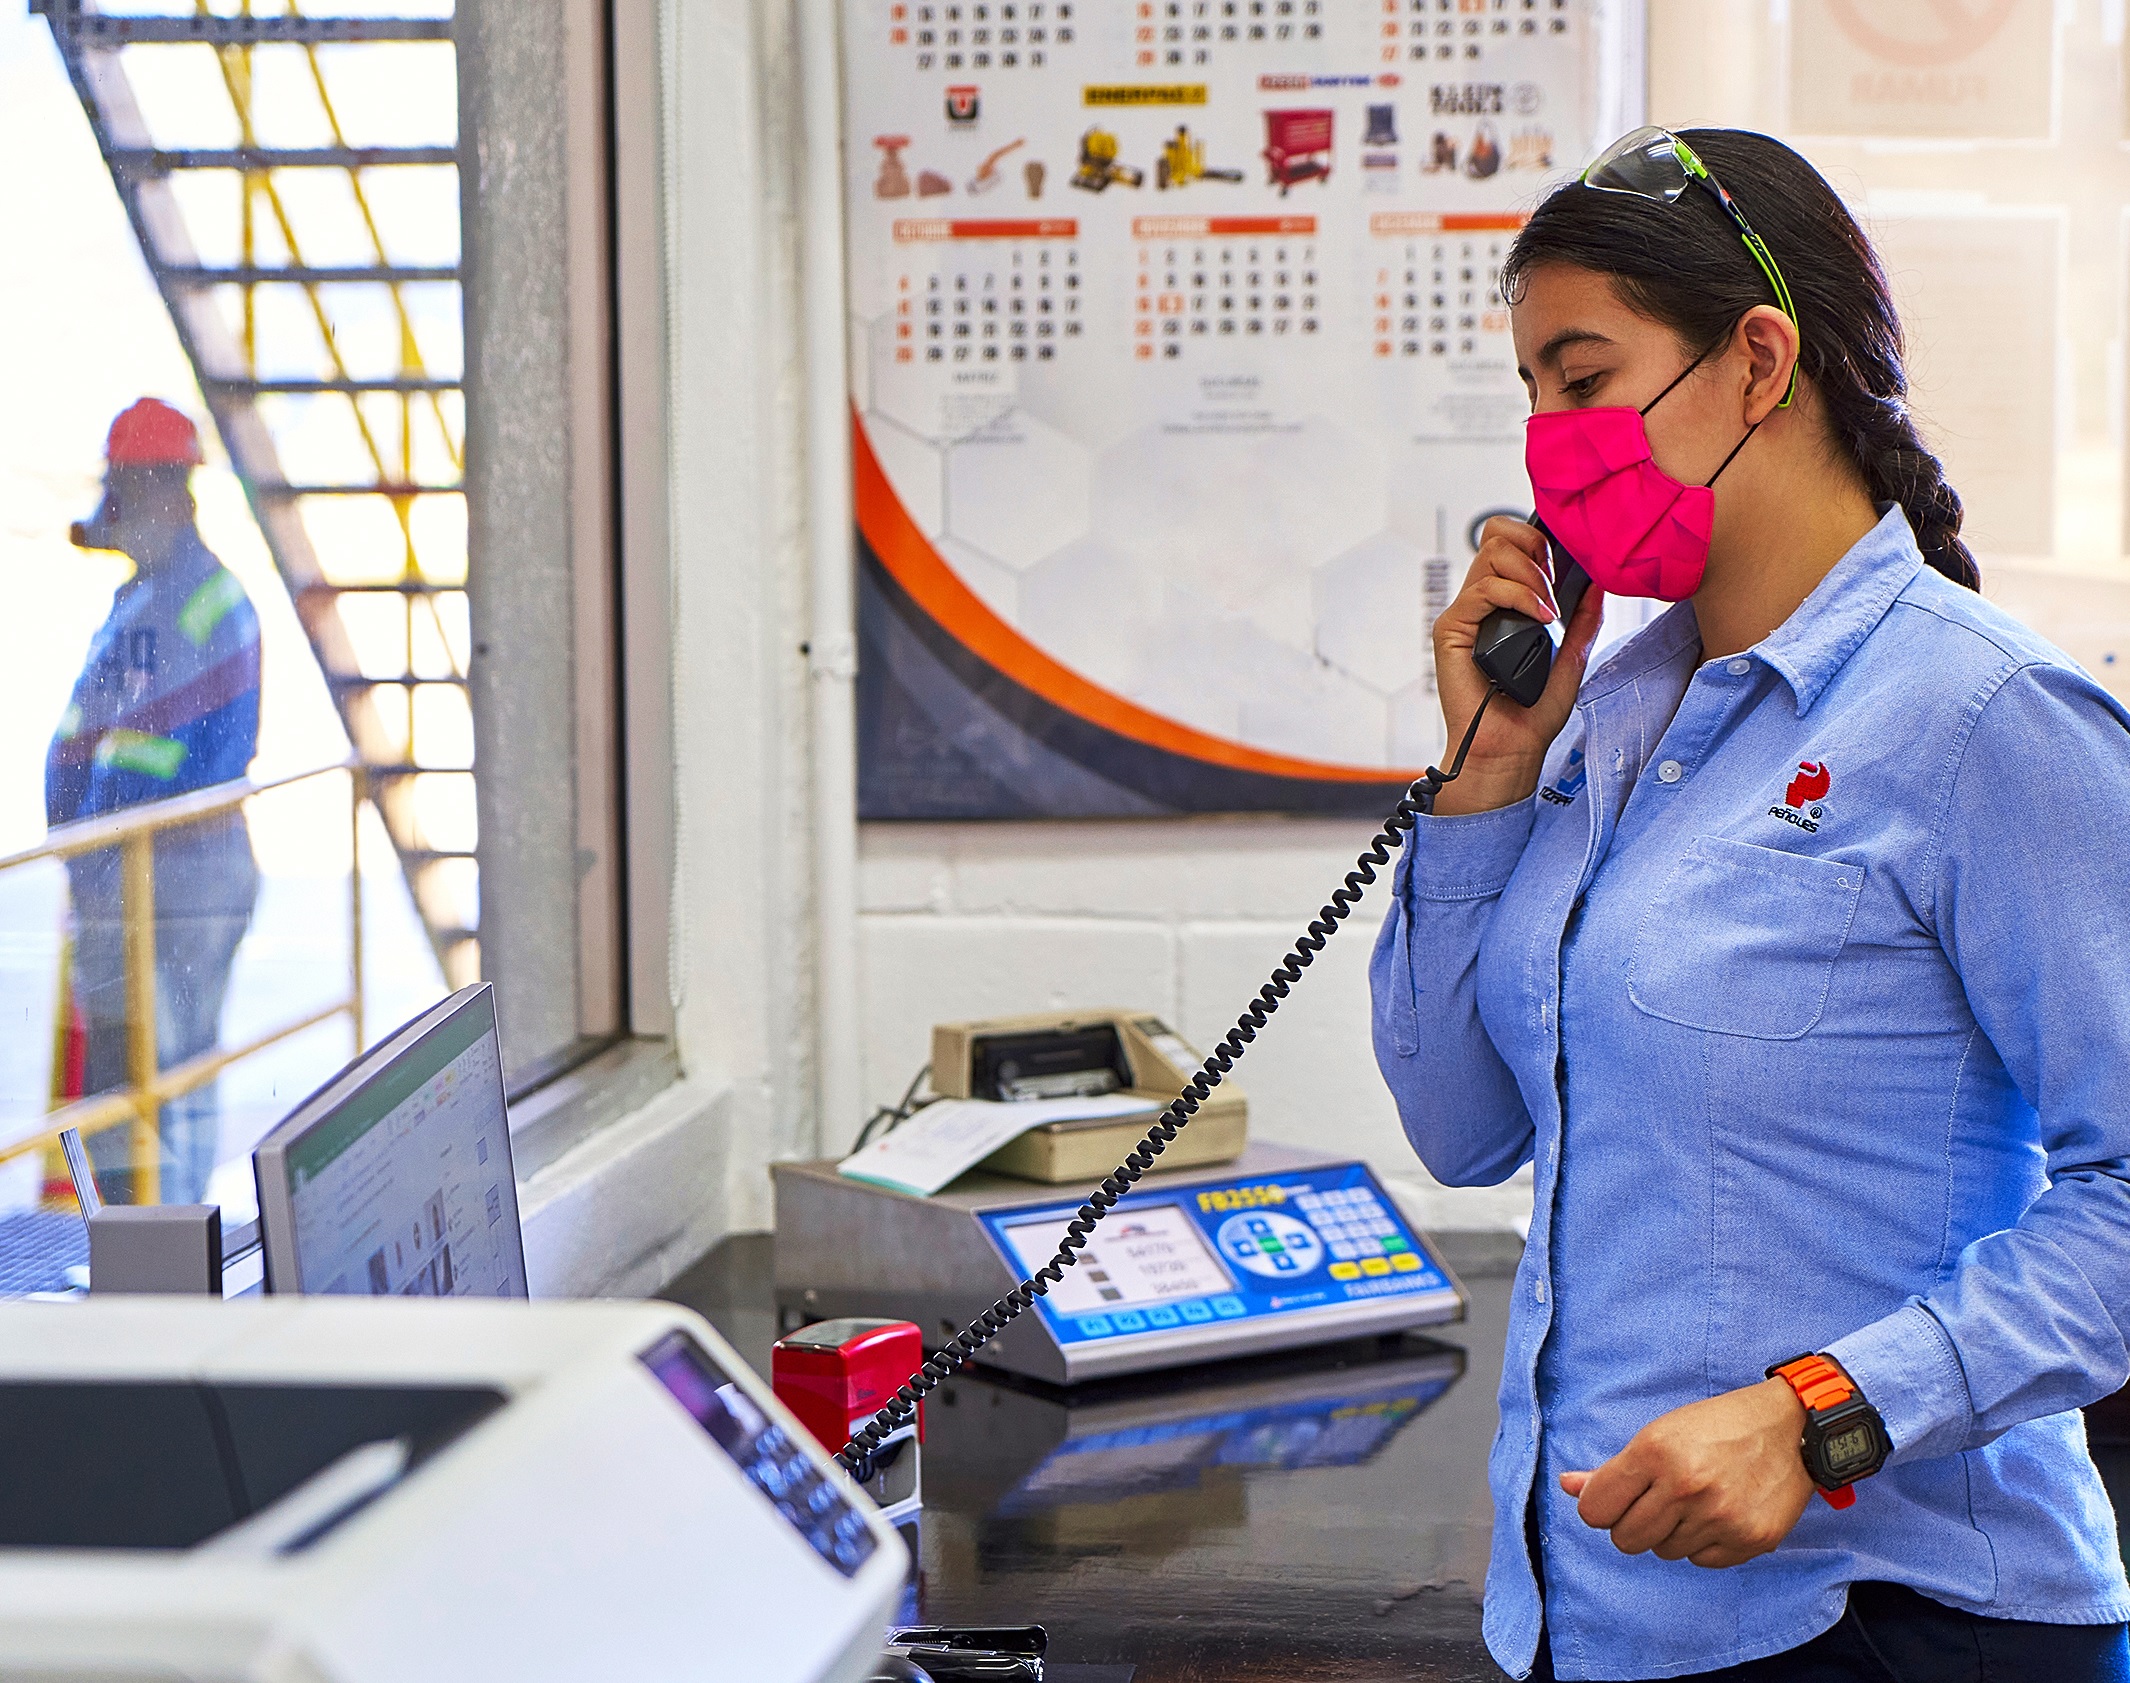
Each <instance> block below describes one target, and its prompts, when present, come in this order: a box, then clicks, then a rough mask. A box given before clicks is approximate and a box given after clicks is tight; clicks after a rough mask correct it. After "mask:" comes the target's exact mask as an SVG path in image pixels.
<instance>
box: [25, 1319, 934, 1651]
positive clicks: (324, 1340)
mask: <svg viewBox="0 0 2130 1683" xmlns="http://www.w3.org/2000/svg"><path fill="white" fill-rule="evenodd" d="M0 1421H5V1422H6V1430H5V1431H4V1432H0V1676H4V1677H21V1676H25V1675H27V1676H34V1677H36V1678H38V1679H39V1680H40V1683H60V1680H63V1679H82V1680H87V1679H95V1680H97V1683H107V1680H109V1679H113V1678H118V1677H126V1678H143V1677H164V1676H169V1677H183V1678H185V1679H187V1680H188V1683H232V1680H238V1679H243V1680H247V1683H269V1680H271V1683H299V1680H301V1683H328V1680H329V1683H406V1680H407V1679H412V1678H446V1677H465V1678H474V1677H497V1678H510V1679H513V1680H514V1683H532V1680H537V1679H545V1678H554V1679H565V1678H566V1679H571V1680H573V1683H574V1680H578V1679H583V1678H596V1677H614V1678H624V1677H625V1678H628V1679H630V1680H631V1683H659V1680H663V1679H676V1680H677V1679H682V1678H687V1679H703V1678H746V1679H748V1680H749V1683H851V1680H855V1679H859V1678H863V1677H865V1676H866V1675H867V1674H868V1673H869V1671H870V1669H871V1663H872V1660H873V1658H874V1657H875V1656H876V1655H877V1654H878V1653H879V1652H880V1643H881V1635H882V1631H883V1629H884V1627H885V1625H886V1624H887V1621H888V1620H889V1618H890V1617H891V1616H892V1614H893V1611H894V1608H895V1606H896V1603H897V1600H898V1597H899V1596H900V1594H901V1591H902V1586H903V1580H904V1574H905V1571H906V1568H907V1563H908V1562H907V1555H906V1553H905V1551H904V1548H903V1545H902V1543H901V1541H900V1539H899V1538H898V1537H897V1536H896V1533H895V1531H894V1528H893V1527H892V1526H890V1525H888V1524H887V1522H886V1521H885V1520H883V1519H882V1518H881V1517H880V1515H879V1513H878V1511H877V1510H876V1509H875V1508H874V1507H873V1506H872V1504H871V1503H870V1502H868V1501H867V1500H865V1498H864V1497H863V1496H862V1495H861V1494H860V1493H859V1491H858V1488H857V1486H856V1485H854V1484H852V1483H851V1482H850V1480H849V1479H848V1478H847V1477H846V1476H845V1475H844V1473H843V1472H842V1471H841V1469H840V1468H838V1467H837V1466H836V1464H835V1463H834V1462H833V1461H832V1460H831V1459H830V1458H829V1456H828V1455H827V1453H826V1452H825V1451H823V1450H822V1449H821V1448H820V1447H819V1446H818V1445H817V1444H815V1443H814V1442H813V1440H812V1438H811V1437H810V1436H809V1434H808V1433H807V1432H806V1430H805V1429H804V1428H803V1427H801V1426H800V1425H798V1424H797V1422H796V1421H794V1420H793V1419H792V1418H791V1416H790V1415H789V1414H788V1413H787V1412H786V1411H785V1410H784V1408H783V1407H782V1405H781V1404H779V1403H778V1402H777V1401H776V1399H775V1397H774V1396H773V1395H772V1394H771V1392H770V1388H769V1386H768V1384H767V1383H766V1382H765V1381H763V1380H761V1379H759V1378H757V1377H756V1376H755V1375H754V1374H753V1373H752V1372H750V1371H749V1370H748V1369H747V1368H746V1366H745V1365H744V1364H743V1363H742V1362H740V1360H739V1359H738V1358H737V1357H736V1356H734V1355H733V1354H732V1352H731V1350H730V1349H729V1347H728V1346H727V1345H726V1344H725V1343H724V1341H723V1340H722V1339H720V1338H719V1337H718V1336H717V1334H716V1333H714V1332H713V1331H711V1329H710V1328H709V1327H708V1326H707V1325H706V1324H705V1323H704V1322H703V1321H702V1320H701V1319H699V1318H698V1317H697V1316H695V1315H692V1314H690V1313H689V1312H687V1311H686V1310H683V1309H679V1308H675V1307H673V1306H671V1305H667V1304H648V1303H643V1304H605V1303H551V1304H526V1303H493V1302H489V1303H482V1302H472V1301H466V1300H460V1301H455V1302H420V1303H408V1302H372V1301H368V1300H364V1299H350V1298H330V1297H326V1298H282V1299H278V1300H276V1299H263V1300H256V1301H252V1302H239V1303H218V1302H213V1301H208V1300H197V1301H195V1300H189V1299H178V1298H161V1299H153V1300H150V1299H130V1300H129V1299H112V1300H105V1301H98V1300H94V1299H92V1300H90V1301H88V1302H86V1303H79V1304H36V1303H17V1304H0Z"/></svg>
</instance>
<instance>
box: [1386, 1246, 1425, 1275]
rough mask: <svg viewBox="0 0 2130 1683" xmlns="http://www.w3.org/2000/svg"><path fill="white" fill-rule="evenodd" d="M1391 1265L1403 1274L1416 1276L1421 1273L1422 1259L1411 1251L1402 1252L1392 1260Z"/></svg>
mask: <svg viewBox="0 0 2130 1683" xmlns="http://www.w3.org/2000/svg"><path fill="white" fill-rule="evenodd" d="M1390 1265H1391V1266H1392V1267H1393V1268H1395V1269H1397V1271H1398V1272H1399V1273H1401V1274H1414V1273H1417V1272H1419V1269H1420V1259H1419V1258H1418V1257H1417V1256H1415V1255H1413V1253H1412V1252H1411V1251H1400V1252H1399V1253H1398V1254H1397V1255H1396V1256H1394V1257H1392V1258H1391V1259H1390Z"/></svg>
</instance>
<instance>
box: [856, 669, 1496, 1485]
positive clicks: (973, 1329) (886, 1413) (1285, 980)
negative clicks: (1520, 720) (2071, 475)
mask: <svg viewBox="0 0 2130 1683" xmlns="http://www.w3.org/2000/svg"><path fill="white" fill-rule="evenodd" d="M1500 693H1501V691H1500V690H1499V689H1498V688H1496V687H1494V686H1491V685H1490V686H1489V687H1488V689H1487V693H1486V695H1485V697H1484V699H1482V700H1481V701H1480V703H1479V710H1478V711H1477V712H1476V713H1474V714H1473V715H1472V722H1471V724H1470V725H1468V726H1467V727H1466V728H1465V733H1464V740H1463V741H1462V742H1460V743H1458V745H1457V757H1456V758H1455V759H1453V760H1451V761H1450V769H1449V770H1448V771H1443V770H1440V769H1439V768H1437V767H1435V766H1429V767H1428V768H1427V770H1426V771H1424V772H1422V773H1421V774H1420V776H1418V777H1417V778H1415V779H1414V780H1413V782H1412V784H1411V786H1410V787H1409V788H1408V789H1407V790H1406V791H1405V796H1404V798H1403V799H1402V800H1400V801H1399V802H1398V804H1397V807H1396V808H1395V809H1394V810H1393V811H1392V813H1391V815H1390V817H1389V818H1387V819H1385V820H1384V823H1383V828H1382V829H1380V830H1378V831H1377V832H1376V836H1375V839H1374V840H1373V841H1371V842H1370V843H1369V844H1368V847H1367V849H1366V850H1365V851H1364V852H1363V853H1362V854H1361V856H1360V857H1359V858H1358V859H1356V860H1355V861H1354V868H1353V869H1352V870H1350V871H1348V872H1347V873H1346V881H1345V882H1344V884H1343V885H1342V886H1340V887H1339V888H1337V889H1335V890H1333V892H1332V896H1331V903H1330V904H1329V905H1327V906H1325V907H1324V908H1323V909H1322V910H1321V911H1320V912H1319V913H1318V914H1317V916H1316V917H1315V918H1313V919H1312V920H1311V921H1310V924H1309V928H1308V930H1307V932H1306V933H1304V934H1303V935H1302V937H1301V938H1300V939H1299V940H1297V941H1296V942H1295V943H1294V945H1293V946H1292V947H1291V948H1289V949H1288V952H1287V956H1286V957H1285V958H1283V959H1281V960H1280V962H1279V963H1278V964H1277V965H1276V966H1275V967H1274V968H1273V971H1272V975H1271V977H1270V979H1269V980H1268V981H1267V982H1266V983H1265V985H1264V986H1263V987H1261V988H1259V989H1258V990H1257V997H1256V998H1255V999H1253V1000H1251V1001H1250V1004H1249V1006H1248V1007H1247V1009H1245V1010H1244V1012H1243V1014H1242V1015H1241V1016H1240V1017H1238V1018H1237V1019H1236V1021H1235V1026H1234V1027H1233V1028H1232V1029H1230V1030H1228V1032H1227V1035H1226V1037H1225V1038H1223V1039H1222V1041H1221V1043H1220V1044H1219V1045H1218V1046H1216V1047H1215V1048H1214V1049H1213V1053H1212V1055H1211V1056H1210V1057H1208V1058H1207V1059H1206V1061H1205V1063H1204V1064H1203V1065H1202V1066H1201V1067H1200V1068H1199V1071H1198V1073H1197V1074H1196V1075H1194V1076H1193V1077H1191V1080H1190V1082H1189V1084H1188V1085H1186V1086H1185V1088H1184V1089H1183V1091H1182V1092H1180V1093H1178V1094H1177V1095H1176V1097H1175V1100H1174V1101H1173V1102H1172V1103H1171V1104H1170V1105H1169V1107H1168V1109H1167V1110H1166V1111H1165V1112H1163V1114H1162V1116H1161V1119H1160V1120H1159V1121H1157V1122H1156V1123H1155V1124H1154V1125H1153V1126H1152V1127H1151V1128H1150V1129H1148V1130H1147V1135H1146V1138H1145V1139H1143V1140H1141V1141H1140V1142H1139V1146H1138V1149H1137V1150H1135V1151H1133V1152H1132V1154H1131V1155H1130V1156H1129V1157H1127V1158H1125V1160H1124V1161H1123V1162H1122V1163H1120V1164H1118V1165H1117V1169H1116V1172H1115V1173H1114V1174H1112V1175H1111V1176H1110V1177H1109V1178H1108V1179H1107V1180H1105V1181H1104V1182H1103V1183H1102V1184H1101V1185H1100V1186H1098V1187H1097V1188H1096V1189H1095V1190H1094V1191H1093V1192H1091V1193H1089V1194H1088V1197H1087V1202H1086V1203H1084V1204H1082V1205H1081V1206H1080V1210H1079V1214H1077V1215H1076V1216H1074V1217H1073V1219H1072V1221H1071V1223H1070V1224H1069V1225H1068V1226H1067V1227H1066V1229H1065V1237H1064V1239H1063V1241H1062V1242H1061V1243H1060V1244H1059V1245H1058V1253H1057V1255H1056V1256H1054V1257H1052V1258H1051V1259H1050V1260H1049V1261H1048V1262H1047V1263H1045V1264H1044V1265H1043V1266H1042V1267H1041V1268H1038V1269H1037V1270H1036V1271H1035V1272H1034V1273H1033V1274H1031V1275H1029V1276H1028V1278H1027V1279H1025V1280H1023V1281H1022V1282H1021V1283H1020V1284H1019V1285H1017V1286H1015V1287H1014V1288H1013V1290H1011V1291H1009V1292H1008V1293H1007V1294H1006V1295H1005V1296H1004V1297H1002V1298H1000V1299H999V1300H998V1301H997V1302H996V1303H994V1304H992V1305H991V1307H990V1308H989V1309H986V1310H985V1311H984V1312H983V1313H982V1314H981V1315H979V1316H977V1318H976V1319H975V1320H973V1321H971V1322H970V1323H969V1324H968V1325H967V1326H965V1327H963V1328H962V1330H961V1331H960V1332H959V1333H957V1334H956V1335H955V1336H954V1338H953V1339H952V1340H951V1341H950V1342H949V1343H948V1344H947V1345H946V1347H945V1348H944V1349H942V1350H940V1351H939V1352H938V1353H937V1354H936V1355H934V1356H933V1357H931V1359H930V1360H928V1361H927V1362H926V1363H925V1364H924V1366H923V1367H921V1368H919V1369H918V1370H917V1371H916V1372H915V1373H913V1374H911V1375H910V1377H909V1379H908V1380H907V1381H906V1382H905V1383H904V1384H903V1386H902V1388H901V1389H900V1390H898V1391H897V1392H896V1393H895V1395H894V1398H893V1400H892V1401H890V1402H889V1403H888V1405H887V1406H886V1407H885V1408H883V1409H881V1410H880V1412H879V1413H878V1414H875V1415H874V1416H873V1417H872V1419H870V1420H868V1421H867V1422H866V1423H865V1424H864V1425H863V1426H862V1427H860V1428H859V1429H858V1431H857V1433H856V1434H855V1435H854V1436H853V1437H852V1438H851V1440H850V1442H849V1443H847V1444H845V1445H844V1446H843V1447H842V1448H841V1449H840V1450H838V1451H837V1452H836V1459H837V1460H838V1461H840V1462H841V1463H842V1464H843V1467H844V1470H845V1471H847V1472H849V1473H850V1474H851V1475H852V1476H853V1477H854V1478H857V1479H859V1480H861V1481H863V1480H864V1479H865V1478H867V1477H868V1476H870V1474H871V1471H872V1457H873V1451H874V1450H876V1449H877V1448H879V1447H880V1444H881V1441H882V1440H883V1439H885V1438H886V1437H887V1436H888V1435H889V1434H891V1433H893V1432H897V1431H900V1430H901V1429H902V1428H903V1427H904V1426H906V1425H908V1424H909V1422H910V1419H911V1417H912V1416H913V1415H915V1414H916V1412H917V1405H918V1403H920V1402H921V1401H923V1400H924V1398H925V1397H927V1396H929V1395H930V1394H931V1393H932V1391H933V1390H934V1389H936V1388H937V1387H938V1385H939V1383H940V1381H941V1380H943V1379H945V1378H946V1377H947V1376H948V1375H949V1374H951V1373H953V1372H954V1371H955V1369H957V1368H959V1367H962V1366H963V1365H965V1364H966V1363H967V1362H968V1361H969V1359H970V1358H971V1357H972V1356H974V1355H975V1354H976V1352H977V1351H979V1350H981V1349H982V1348H983V1347H984V1346H985V1345H986V1344H988V1343H990V1342H991V1340H992V1339H994V1338H996V1337H997V1336H998V1335H999V1333H1000V1332H1002V1331H1003V1330H1004V1329H1005V1327H1006V1325H1007V1324H1008V1323H1009V1322H1010V1321H1012V1320H1013V1319H1014V1318H1015V1317H1016V1316H1017V1315H1019V1314H1020V1313H1021V1311H1022V1310H1024V1309H1026V1308H1027V1307H1028V1306H1029V1305H1030V1304H1031V1303H1033V1302H1034V1301H1035V1300H1036V1299H1037V1298H1039V1297H1041V1296H1043V1295H1045V1294H1046V1293H1047V1292H1048V1291H1049V1290H1050V1288H1051V1287H1052V1286H1054V1285H1056V1284H1057V1283H1058V1282H1059V1281H1060V1280H1062V1279H1063V1278H1064V1277H1065V1270H1066V1269H1068V1268H1070V1267H1072V1266H1073V1265H1074V1264H1076V1263H1077V1262H1078V1261H1079V1260H1080V1259H1079V1256H1078V1254H1077V1253H1078V1252H1080V1251H1081V1250H1084V1249H1085V1248H1086V1245H1087V1239H1088V1235H1089V1234H1091V1233H1093V1232H1094V1230H1095V1227H1096V1226H1097V1224H1098V1223H1100V1221H1101V1220H1102V1218H1103V1217H1104V1216H1106V1215H1108V1214H1109V1212H1110V1210H1111V1209H1112V1208H1114V1207H1115V1205H1116V1203H1117V1200H1118V1199H1120V1198H1122V1197H1123V1196H1124V1195H1125V1194H1126V1193H1127V1192H1129V1191H1130V1190H1131V1188H1132V1186H1133V1185H1134V1184H1135V1183H1136V1182H1137V1181H1138V1179H1139V1177H1140V1176H1141V1175H1143V1174H1145V1173H1146V1171H1147V1170H1148V1169H1150V1168H1152V1167H1153V1166H1154V1159H1155V1158H1157V1157H1159V1156H1160V1155H1161V1153H1162V1152H1163V1151H1165V1150H1166V1149H1167V1148H1168V1143H1169V1141H1171V1140H1172V1139H1174V1138H1175V1137H1176V1136H1177V1135H1178V1134H1180V1133H1181V1132H1182V1131H1183V1130H1184V1128H1185V1126H1186V1125H1187V1124H1188V1123H1189V1122H1190V1120H1191V1117H1192V1116H1193V1115H1194V1114H1195V1113H1196V1112H1197V1110H1198V1107H1199V1106H1200V1105H1202V1104H1204V1103H1205V1101H1206V1099H1207V1098H1208V1097H1209V1096H1210V1095H1211V1093H1212V1091H1213V1089H1214V1088H1215V1087H1218V1086H1219V1085H1220V1083H1221V1080H1222V1078H1223V1077H1224V1076H1226V1075H1227V1073H1228V1071H1229V1070H1231V1069H1233V1068H1234V1067H1235V1061H1236V1060H1237V1059H1238V1058H1240V1057H1241V1056H1242V1055H1243V1051H1244V1049H1245V1048H1246V1047H1248V1045H1249V1044H1250V1042H1251V1041H1253V1040H1255V1039H1256V1038H1257V1031H1258V1030H1259V1029H1261V1028H1263V1027H1264V1026H1265V1023H1266V1020H1267V1019H1268V1018H1270V1017H1271V1015H1272V1013H1273V1012H1275V1011H1277V1010H1278V1009H1279V1007H1280V1001H1281V1000H1283V999H1285V998H1286V997H1287V991H1288V989H1290V988H1291V987H1293V986H1294V984H1295V983H1296V982H1297V981H1299V980H1300V979H1301V974H1302V972H1303V971H1304V970H1306V969H1308V968H1309V965H1310V964H1311V962H1312V961H1314V959H1315V958H1316V955H1317V954H1318V953H1320V952H1322V951H1323V949H1324V943H1325V941H1327V940H1328V939H1329V938H1330V937H1331V936H1333V935H1335V934H1337V933H1338V930H1339V925H1340V924H1342V923H1344V922H1345V921H1346V919H1347V918H1348V917H1349V916H1351V915H1352V912H1353V909H1354V907H1355V906H1356V905H1358V904H1359V903H1360V899H1361V896H1362V895H1363V894H1364V893H1365V892H1367V889H1368V886H1369V884H1371V883H1372V882H1374V881H1375V880H1376V869H1377V867H1378V866H1381V865H1387V864H1389V863H1390V854H1391V849H1392V848H1394V847H1397V846H1398V845H1399V843H1400V841H1401V840H1402V838H1403V837H1404V836H1405V834H1406V833H1407V832H1408V831H1409V830H1411V829H1412V827H1413V822H1414V820H1415V819H1417V818H1418V817H1420V816H1421V814H1423V813H1432V812H1433V811H1434V810H1435V797H1436V795H1437V794H1439V793H1440V792H1441V790H1442V787H1443V785H1444V784H1447V783H1453V782H1455V781H1456V780H1457V778H1458V776H1459V774H1460V773H1462V772H1463V770H1464V757H1465V755H1467V754H1468V753H1470V752H1471V750H1472V739H1473V738H1474V737H1476V736H1477V735H1478V734H1479V721H1480V720H1482V719H1484V718H1485V717H1486V716H1487V708H1488V707H1489V706H1491V705H1492V703H1493V700H1494V698H1495V696H1497V695H1499V694H1500Z"/></svg>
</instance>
